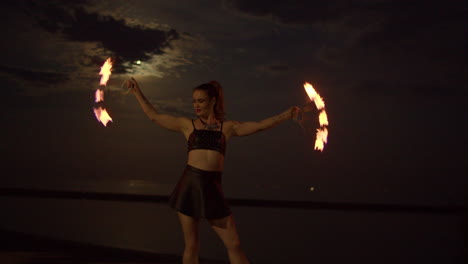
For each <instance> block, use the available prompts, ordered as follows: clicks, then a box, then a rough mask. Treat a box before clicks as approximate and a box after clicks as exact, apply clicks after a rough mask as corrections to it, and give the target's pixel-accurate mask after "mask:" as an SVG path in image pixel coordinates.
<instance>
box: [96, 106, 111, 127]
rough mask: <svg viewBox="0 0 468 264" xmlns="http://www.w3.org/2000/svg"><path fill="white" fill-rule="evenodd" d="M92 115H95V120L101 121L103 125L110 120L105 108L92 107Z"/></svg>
mask: <svg viewBox="0 0 468 264" xmlns="http://www.w3.org/2000/svg"><path fill="white" fill-rule="evenodd" d="M94 115H95V116H96V118H97V120H98V121H99V122H101V123H102V124H103V125H104V126H107V123H108V122H109V121H111V122H112V118H111V117H110V115H109V113H107V110H106V109H105V108H102V107H98V108H94Z"/></svg>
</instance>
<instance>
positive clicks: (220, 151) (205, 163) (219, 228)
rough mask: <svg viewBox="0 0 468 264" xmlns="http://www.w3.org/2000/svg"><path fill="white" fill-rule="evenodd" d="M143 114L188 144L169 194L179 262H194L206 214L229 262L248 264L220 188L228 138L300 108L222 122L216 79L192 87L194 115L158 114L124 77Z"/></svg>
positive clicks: (267, 124)
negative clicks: (181, 245)
mask: <svg viewBox="0 0 468 264" xmlns="http://www.w3.org/2000/svg"><path fill="white" fill-rule="evenodd" d="M127 87H128V88H129V89H130V91H131V92H132V93H133V94H134V95H135V96H136V99H137V100H138V102H139V104H140V106H141V108H142V109H143V111H144V112H145V114H146V115H147V116H148V117H149V118H150V119H151V120H152V121H153V122H155V123H156V124H158V125H160V126H162V127H164V128H166V129H169V130H172V131H177V132H181V133H183V134H184V136H185V138H186V139H187V142H188V161H187V166H186V168H185V170H184V172H183V174H182V177H181V178H180V180H179V182H178V183H177V185H176V187H175V189H174V191H173V192H172V194H171V196H170V206H171V207H172V208H173V209H174V210H176V211H177V214H178V216H179V220H180V223H181V225H182V230H183V234H184V240H185V249H184V253H183V263H184V264H188V263H198V251H199V246H200V245H199V236H198V224H199V221H200V219H202V218H205V219H206V220H207V221H208V222H209V224H210V225H211V227H212V228H213V230H214V231H215V232H216V233H217V234H218V236H219V237H220V238H221V240H222V241H223V243H224V245H225V247H226V249H227V252H228V256H229V260H230V262H231V263H233V264H236V263H242V264H243V263H249V261H248V259H247V257H246V256H245V254H244V252H243V251H242V249H241V247H240V240H239V235H238V233H237V230H236V226H235V223H234V218H233V216H232V213H231V210H230V208H229V206H228V204H227V203H226V202H225V200H224V195H223V191H222V188H221V173H222V171H223V164H224V153H225V148H226V142H227V141H228V140H229V139H230V138H231V137H236V136H237V137H239V136H247V135H251V134H254V133H257V132H259V131H262V130H266V129H269V128H272V127H274V126H276V125H278V124H280V123H281V122H283V121H286V120H287V119H290V118H293V117H296V115H297V113H298V112H299V108H298V107H295V106H294V107H291V108H289V109H288V110H286V111H284V112H283V113H281V114H279V115H276V116H273V117H270V118H267V119H265V120H262V121H260V122H238V121H225V119H224V115H225V113H224V97H223V92H222V88H221V86H220V85H219V83H217V82H215V81H212V82H210V83H205V84H202V85H200V86H198V87H195V88H194V89H193V94H192V97H193V108H194V110H195V113H196V115H197V117H198V119H196V120H193V119H188V118H185V117H175V116H171V115H167V114H160V113H158V112H157V111H156V110H155V109H154V107H153V106H152V105H151V103H150V102H149V101H148V100H147V99H146V97H145V96H144V94H143V93H142V91H141V90H140V87H139V85H138V83H137V81H136V80H135V79H133V78H131V79H130V80H128V81H127Z"/></svg>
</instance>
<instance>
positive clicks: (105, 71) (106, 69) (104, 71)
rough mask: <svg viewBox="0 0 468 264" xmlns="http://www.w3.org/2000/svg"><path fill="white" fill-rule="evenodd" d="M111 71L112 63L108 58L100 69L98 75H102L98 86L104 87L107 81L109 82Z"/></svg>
mask: <svg viewBox="0 0 468 264" xmlns="http://www.w3.org/2000/svg"><path fill="white" fill-rule="evenodd" d="M111 69H112V62H111V59H110V58H108V59H107V60H106V62H104V65H102V67H101V71H100V72H99V75H102V77H101V81H100V83H99V84H100V85H106V84H107V81H108V80H109V76H110V75H111Z"/></svg>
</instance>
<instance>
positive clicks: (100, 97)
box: [94, 89, 104, 103]
mask: <svg viewBox="0 0 468 264" xmlns="http://www.w3.org/2000/svg"><path fill="white" fill-rule="evenodd" d="M94 98H95V99H94V102H96V103H99V102H104V91H103V90H101V89H97V90H96V93H95V95H94Z"/></svg>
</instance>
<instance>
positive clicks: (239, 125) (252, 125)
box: [231, 106, 300, 137]
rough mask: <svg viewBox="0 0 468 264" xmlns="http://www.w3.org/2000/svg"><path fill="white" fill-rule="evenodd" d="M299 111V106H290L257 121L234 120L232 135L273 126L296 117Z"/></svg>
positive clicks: (247, 133) (253, 131)
mask: <svg viewBox="0 0 468 264" xmlns="http://www.w3.org/2000/svg"><path fill="white" fill-rule="evenodd" d="M299 112H300V109H299V107H297V106H292V107H290V108H289V109H288V110H286V111H284V112H282V113H281V114H278V115H275V116H272V117H269V118H266V119H264V120H262V121H258V122H238V121H234V124H233V125H232V133H231V134H232V136H237V137H243V136H248V135H252V134H254V133H257V132H260V131H263V130H267V129H270V128H273V127H275V126H277V125H279V124H281V123H282V122H284V121H286V120H288V119H291V118H296V117H297V115H298V113H299Z"/></svg>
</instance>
